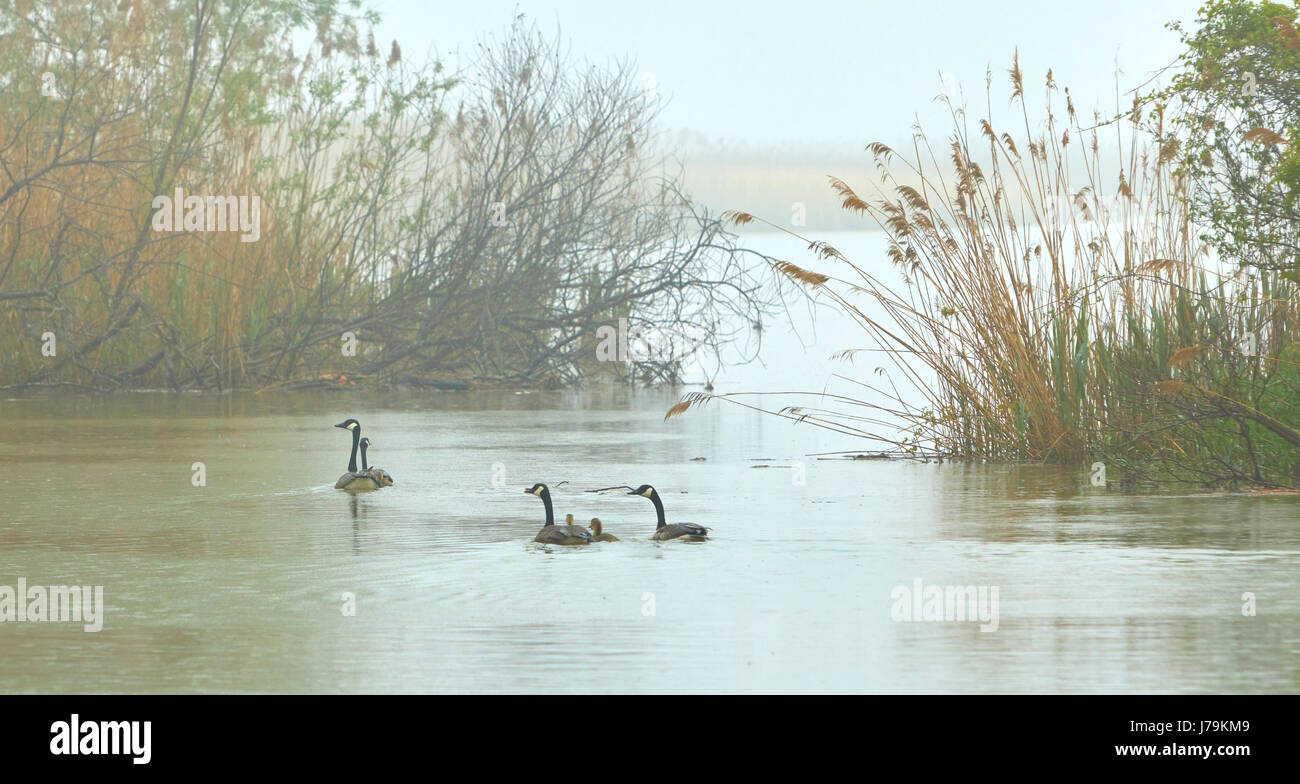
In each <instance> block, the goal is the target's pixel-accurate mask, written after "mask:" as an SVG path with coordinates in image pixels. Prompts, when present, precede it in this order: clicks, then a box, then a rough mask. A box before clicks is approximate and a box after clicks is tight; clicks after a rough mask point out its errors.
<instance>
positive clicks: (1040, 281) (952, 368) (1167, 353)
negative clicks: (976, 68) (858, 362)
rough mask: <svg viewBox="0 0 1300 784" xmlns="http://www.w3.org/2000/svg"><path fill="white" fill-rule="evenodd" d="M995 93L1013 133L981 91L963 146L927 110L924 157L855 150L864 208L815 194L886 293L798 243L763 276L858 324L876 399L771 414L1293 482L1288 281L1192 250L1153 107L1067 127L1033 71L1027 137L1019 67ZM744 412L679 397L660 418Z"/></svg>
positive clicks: (856, 192) (1063, 98)
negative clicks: (861, 154) (864, 168)
mask: <svg viewBox="0 0 1300 784" xmlns="http://www.w3.org/2000/svg"><path fill="white" fill-rule="evenodd" d="M1008 75H1009V79H1010V86H1011V90H1010V98H1011V101H1012V105H1013V106H1018V117H1014V119H1013V120H1011V121H1010V122H1011V123H1012V125H1013V126H1014V129H1013V130H1011V131H1004V130H1002V129H1001V128H997V127H995V126H994V124H993V121H992V119H990V118H992V117H993V116H994V112H993V110H992V106H993V98H992V94H993V83H994V77H993V74H992V73H990V74H989V75H988V80H987V83H986V90H985V97H986V103H985V113H984V116H983V117H982V118H981V119H979V120H978V122H976V123H974V129H973V130H972V129H971V127H970V126H971V123H970V122H968V118H967V113H966V111H965V110H964V109H963V108H960V107H958V106H956V105H954V104H953V103H952V101H951V100H949V99H947V98H944V99H942V100H944V101H946V102H947V105H948V108H949V110H950V112H951V117H952V121H953V131H952V134H951V135H950V136H948V137H947V138H946V139H945V140H944V142H943V143H942V144H935V143H933V142H932V140H931V138H930V137H929V136H927V135H926V134H925V133H924V132H922V131H920V130H918V131H917V133H916V134H915V136H914V140H913V146H912V149H910V150H908V151H906V154H904V153H903V152H902V151H898V150H894V149H891V148H889V147H887V146H885V145H883V144H872V145H870V146H869V147H868V151H869V152H870V154H871V156H872V160H873V162H874V164H875V166H876V169H877V171H878V172H879V180H878V181H877V182H875V183H873V184H872V185H871V186H870V190H865V191H864V190H860V189H859V188H858V187H856V186H855V185H853V184H850V183H849V182H846V181H844V180H842V179H838V178H834V177H832V178H831V181H830V186H831V188H833V190H834V191H835V193H836V194H837V195H838V197H839V198H840V201H841V204H842V206H843V208H844V209H845V210H848V211H850V212H851V213H854V214H857V215H859V216H861V217H863V218H865V219H869V220H871V221H873V222H874V223H875V224H876V225H877V226H878V227H879V228H880V229H881V230H882V231H883V232H884V234H885V236H886V238H887V255H888V259H889V261H890V263H891V267H892V269H893V271H894V273H895V274H891V275H887V276H886V275H882V274H879V273H873V272H872V271H871V269H873V268H874V269H878V267H875V266H873V265H870V264H860V263H856V262H855V261H853V260H852V259H849V258H847V257H845V256H844V255H843V254H841V253H840V252H839V251H838V250H837V249H835V248H833V247H830V246H828V245H826V244H825V243H821V242H817V241H814V240H811V239H809V238H807V237H801V239H804V240H805V241H807V242H808V249H809V251H810V253H811V254H812V255H813V257H814V258H815V259H816V261H815V262H813V263H806V264H803V265H796V264H793V263H790V262H782V263H780V264H778V265H776V268H777V270H778V271H779V272H780V273H782V274H783V275H785V276H787V277H788V278H790V279H791V280H794V281H796V282H798V283H800V284H802V285H803V286H805V287H806V288H807V290H808V291H809V292H810V294H811V295H812V296H814V297H817V298H819V299H823V300H826V301H829V302H831V303H833V304H834V305H835V306H836V307H838V308H839V309H841V310H842V311H843V312H845V313H847V314H848V315H850V316H851V317H852V318H853V319H854V320H855V321H856V323H858V324H859V325H861V327H862V329H863V330H864V332H865V333H866V335H868V336H869V338H870V340H871V343H872V346H873V349H874V351H875V352H877V353H876V354H874V355H876V356H878V355H879V352H883V354H884V356H885V357H887V359H888V362H887V364H886V366H885V367H884V368H881V369H878V371H877V376H879V377H884V378H886V379H887V381H886V382H885V383H879V382H876V379H874V378H873V379H872V380H871V382H868V381H863V380H861V379H857V378H851V379H849V380H851V381H852V382H853V383H854V384H855V385H859V386H858V388H859V389H866V390H869V392H870V395H871V398H872V399H870V400H868V399H866V395H862V396H856V395H852V394H850V395H837V396H829V395H822V394H813V395H811V397H813V398H814V399H815V401H816V402H815V403H813V404H809V405H796V406H789V407H785V408H780V409H772V410H770V413H774V414H777V415H779V416H784V417H789V418H794V419H798V420H800V421H804V422H809V423H811V424H815V425H817V426H821V427H827V428H830V429H833V430H837V431H839V432H843V433H846V434H851V435H855V436H862V437H866V438H871V439H873V440H878V441H884V442H886V443H888V444H889V445H890V446H891V449H892V450H893V451H894V453H896V454H904V455H910V456H916V457H925V458H938V459H968V460H989V461H1039V462H1054V463H1066V464H1069V463H1083V464H1087V463H1089V462H1092V461H1103V462H1106V463H1107V465H1108V467H1109V468H1110V470H1111V474H1110V476H1111V477H1112V478H1115V477H1123V481H1136V480H1143V481H1158V480H1167V479H1174V480H1178V481H1190V482H1198V483H1205V484H1218V483H1223V482H1229V483H1235V482H1242V483H1250V484H1257V485H1266V486H1283V485H1291V484H1295V483H1296V482H1297V481H1300V478H1298V475H1297V471H1300V460H1297V455H1298V453H1300V451H1298V448H1300V432H1297V431H1296V430H1295V428H1294V425H1293V424H1292V423H1295V422H1297V421H1300V416H1298V415H1300V410H1298V409H1300V383H1297V382H1298V381H1300V377H1298V376H1297V373H1296V369H1297V360H1300V352H1297V350H1296V346H1295V338H1296V324H1297V322H1296V297H1295V290H1294V284H1293V283H1291V282H1289V281H1287V280H1284V279H1281V278H1279V277H1278V276H1276V275H1272V274H1268V273H1260V272H1258V271H1252V270H1249V269H1237V268H1235V267H1234V266H1233V265H1232V264H1231V263H1228V262H1225V261H1223V260H1218V259H1214V258H1212V254H1211V253H1210V252H1209V250H1208V249H1207V248H1206V247H1204V246H1203V245H1202V244H1201V243H1200V241H1199V240H1198V231H1197V226H1196V225H1195V222H1194V220H1193V217H1192V215H1191V214H1190V213H1189V210H1188V199H1187V188H1188V180H1187V177H1186V172H1185V169H1183V168H1182V165H1183V164H1184V161H1183V160H1182V158H1181V157H1180V155H1179V143H1178V140H1177V139H1176V138H1175V137H1174V136H1173V135H1172V134H1171V133H1170V132H1169V128H1168V127H1167V125H1168V119H1167V118H1166V116H1165V112H1166V109H1165V107H1163V106H1161V105H1153V104H1149V103H1146V102H1143V101H1140V100H1137V99H1134V101H1133V103H1132V105H1131V106H1128V107H1126V111H1124V112H1121V117H1122V119H1120V120H1111V121H1103V119H1102V118H1100V117H1095V116H1094V117H1092V118H1090V120H1089V122H1087V123H1086V125H1085V123H1084V122H1082V121H1081V120H1080V118H1079V117H1078V116H1077V114H1076V110H1075V107H1074V105H1073V101H1072V99H1071V97H1070V94H1069V91H1068V89H1065V90H1062V89H1061V88H1059V87H1058V85H1057V84H1056V83H1055V80H1054V79H1053V77H1052V74H1051V72H1050V71H1049V72H1048V74H1047V75H1046V78H1045V80H1044V83H1043V89H1044V104H1043V108H1042V112H1041V114H1039V115H1038V116H1040V117H1042V118H1043V119H1042V120H1041V121H1035V120H1033V119H1031V110H1030V109H1029V107H1028V105H1027V104H1028V102H1027V100H1026V97H1025V81H1024V74H1023V73H1022V71H1021V68H1020V64H1019V58H1018V56H1017V57H1016V58H1015V60H1013V63H1012V66H1011V68H1010V70H1009V73H1008ZM1062 102H1063V103H1064V107H1063V108H1064V116H1063V117H1062V116H1060V114H1059V112H1060V111H1061V107H1060V104H1061V103H1062ZM728 217H729V218H730V219H731V220H732V221H733V222H735V223H736V224H740V225H743V224H746V223H750V222H753V221H762V219H761V218H758V217H757V216H754V215H752V214H750V213H745V212H733V213H730V214H729V215H728ZM762 222H765V223H766V221H762ZM769 225H772V226H773V228H778V229H779V228H780V227H779V226H776V225H775V224H769ZM782 230H783V231H784V229H782ZM796 236H799V235H796ZM814 267H815V268H814ZM886 278H888V279H886ZM856 354H857V352H856V351H854V350H849V351H846V352H844V353H843V355H842V356H843V357H844V358H846V359H852V358H853V357H854V356H855V355H856ZM746 397H748V396H746V395H743V394H741V395H718V396H715V395H709V394H704V393H699V394H695V395H690V396H687V397H686V398H684V399H683V401H682V402H681V403H679V404H678V405H677V406H675V407H674V408H673V409H672V410H671V411H670V412H669V416H673V415H677V414H681V413H683V412H684V411H686V410H687V409H689V408H690V407H692V406H693V405H698V404H700V403H704V402H707V401H708V400H711V399H715V398H725V399H728V400H730V401H731V402H743V401H744V400H745V398H746ZM882 400H883V401H884V402H881V401H882ZM744 404H745V405H753V403H752V401H751V402H749V403H744ZM765 410H766V409H765Z"/></svg>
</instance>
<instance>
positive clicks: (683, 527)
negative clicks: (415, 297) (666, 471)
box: [628, 485, 709, 542]
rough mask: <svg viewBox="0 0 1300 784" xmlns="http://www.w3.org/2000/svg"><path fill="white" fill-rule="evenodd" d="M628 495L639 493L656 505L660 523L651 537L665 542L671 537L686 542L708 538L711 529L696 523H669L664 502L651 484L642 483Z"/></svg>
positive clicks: (701, 540) (656, 513)
mask: <svg viewBox="0 0 1300 784" xmlns="http://www.w3.org/2000/svg"><path fill="white" fill-rule="evenodd" d="M628 495H639V496H644V497H646V498H649V499H650V502H651V503H653V504H654V505H655V515H656V516H657V517H658V518H659V525H658V526H656V528H655V533H654V536H652V537H650V538H651V539H654V540H655V541H658V542H664V541H667V540H669V539H681V540H682V541H684V542H703V541H705V540H707V539H708V533H709V529H708V528H705V527H704V526H702V525H696V524H695V523H673V524H672V525H669V524H668V523H666V522H665V521H664V502H663V501H661V500H660V499H659V493H658V491H656V490H655V489H654V488H653V487H651V486H650V485H641V486H640V487H638V488H637V489H635V490H633V491H631V492H629V493H628Z"/></svg>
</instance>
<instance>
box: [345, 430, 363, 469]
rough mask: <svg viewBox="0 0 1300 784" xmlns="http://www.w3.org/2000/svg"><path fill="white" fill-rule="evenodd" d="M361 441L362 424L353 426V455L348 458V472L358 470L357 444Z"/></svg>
mask: <svg viewBox="0 0 1300 784" xmlns="http://www.w3.org/2000/svg"><path fill="white" fill-rule="evenodd" d="M360 443H361V425H357V426H356V427H354V428H352V456H351V457H349V458H348V472H349V473H353V474H355V473H356V472H357V445H358V444H360Z"/></svg>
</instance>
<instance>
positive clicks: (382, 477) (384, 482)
mask: <svg viewBox="0 0 1300 784" xmlns="http://www.w3.org/2000/svg"><path fill="white" fill-rule="evenodd" d="M368 446H370V439H369V438H363V439H361V471H360V472H359V473H363V474H370V475H371V476H373V477H374V478H375V481H377V482H379V486H380V487H388V486H389V485H391V484H393V475H392V474H390V473H388V472H387V471H385V470H384V469H382V468H372V467H371V466H370V464H369V463H367V462H366V447H368Z"/></svg>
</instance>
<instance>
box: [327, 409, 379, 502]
mask: <svg viewBox="0 0 1300 784" xmlns="http://www.w3.org/2000/svg"><path fill="white" fill-rule="evenodd" d="M335 427H341V428H343V429H344V430H351V431H352V456H351V457H349V458H348V472H347V473H346V474H344V475H343V476H340V477H339V481H337V482H335V483H334V489H336V490H347V491H348V492H350V493H361V492H366V491H368V490H378V489H379V488H380V487H381V486H382V485H380V484H379V480H378V479H376V478H375V476H374V474H372V473H370V472H369V471H358V470H357V447H359V446H360V445H361V423H360V422H358V421H357V420H355V419H345V420H343V421H342V422H339V423H338V424H337V425H335Z"/></svg>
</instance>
